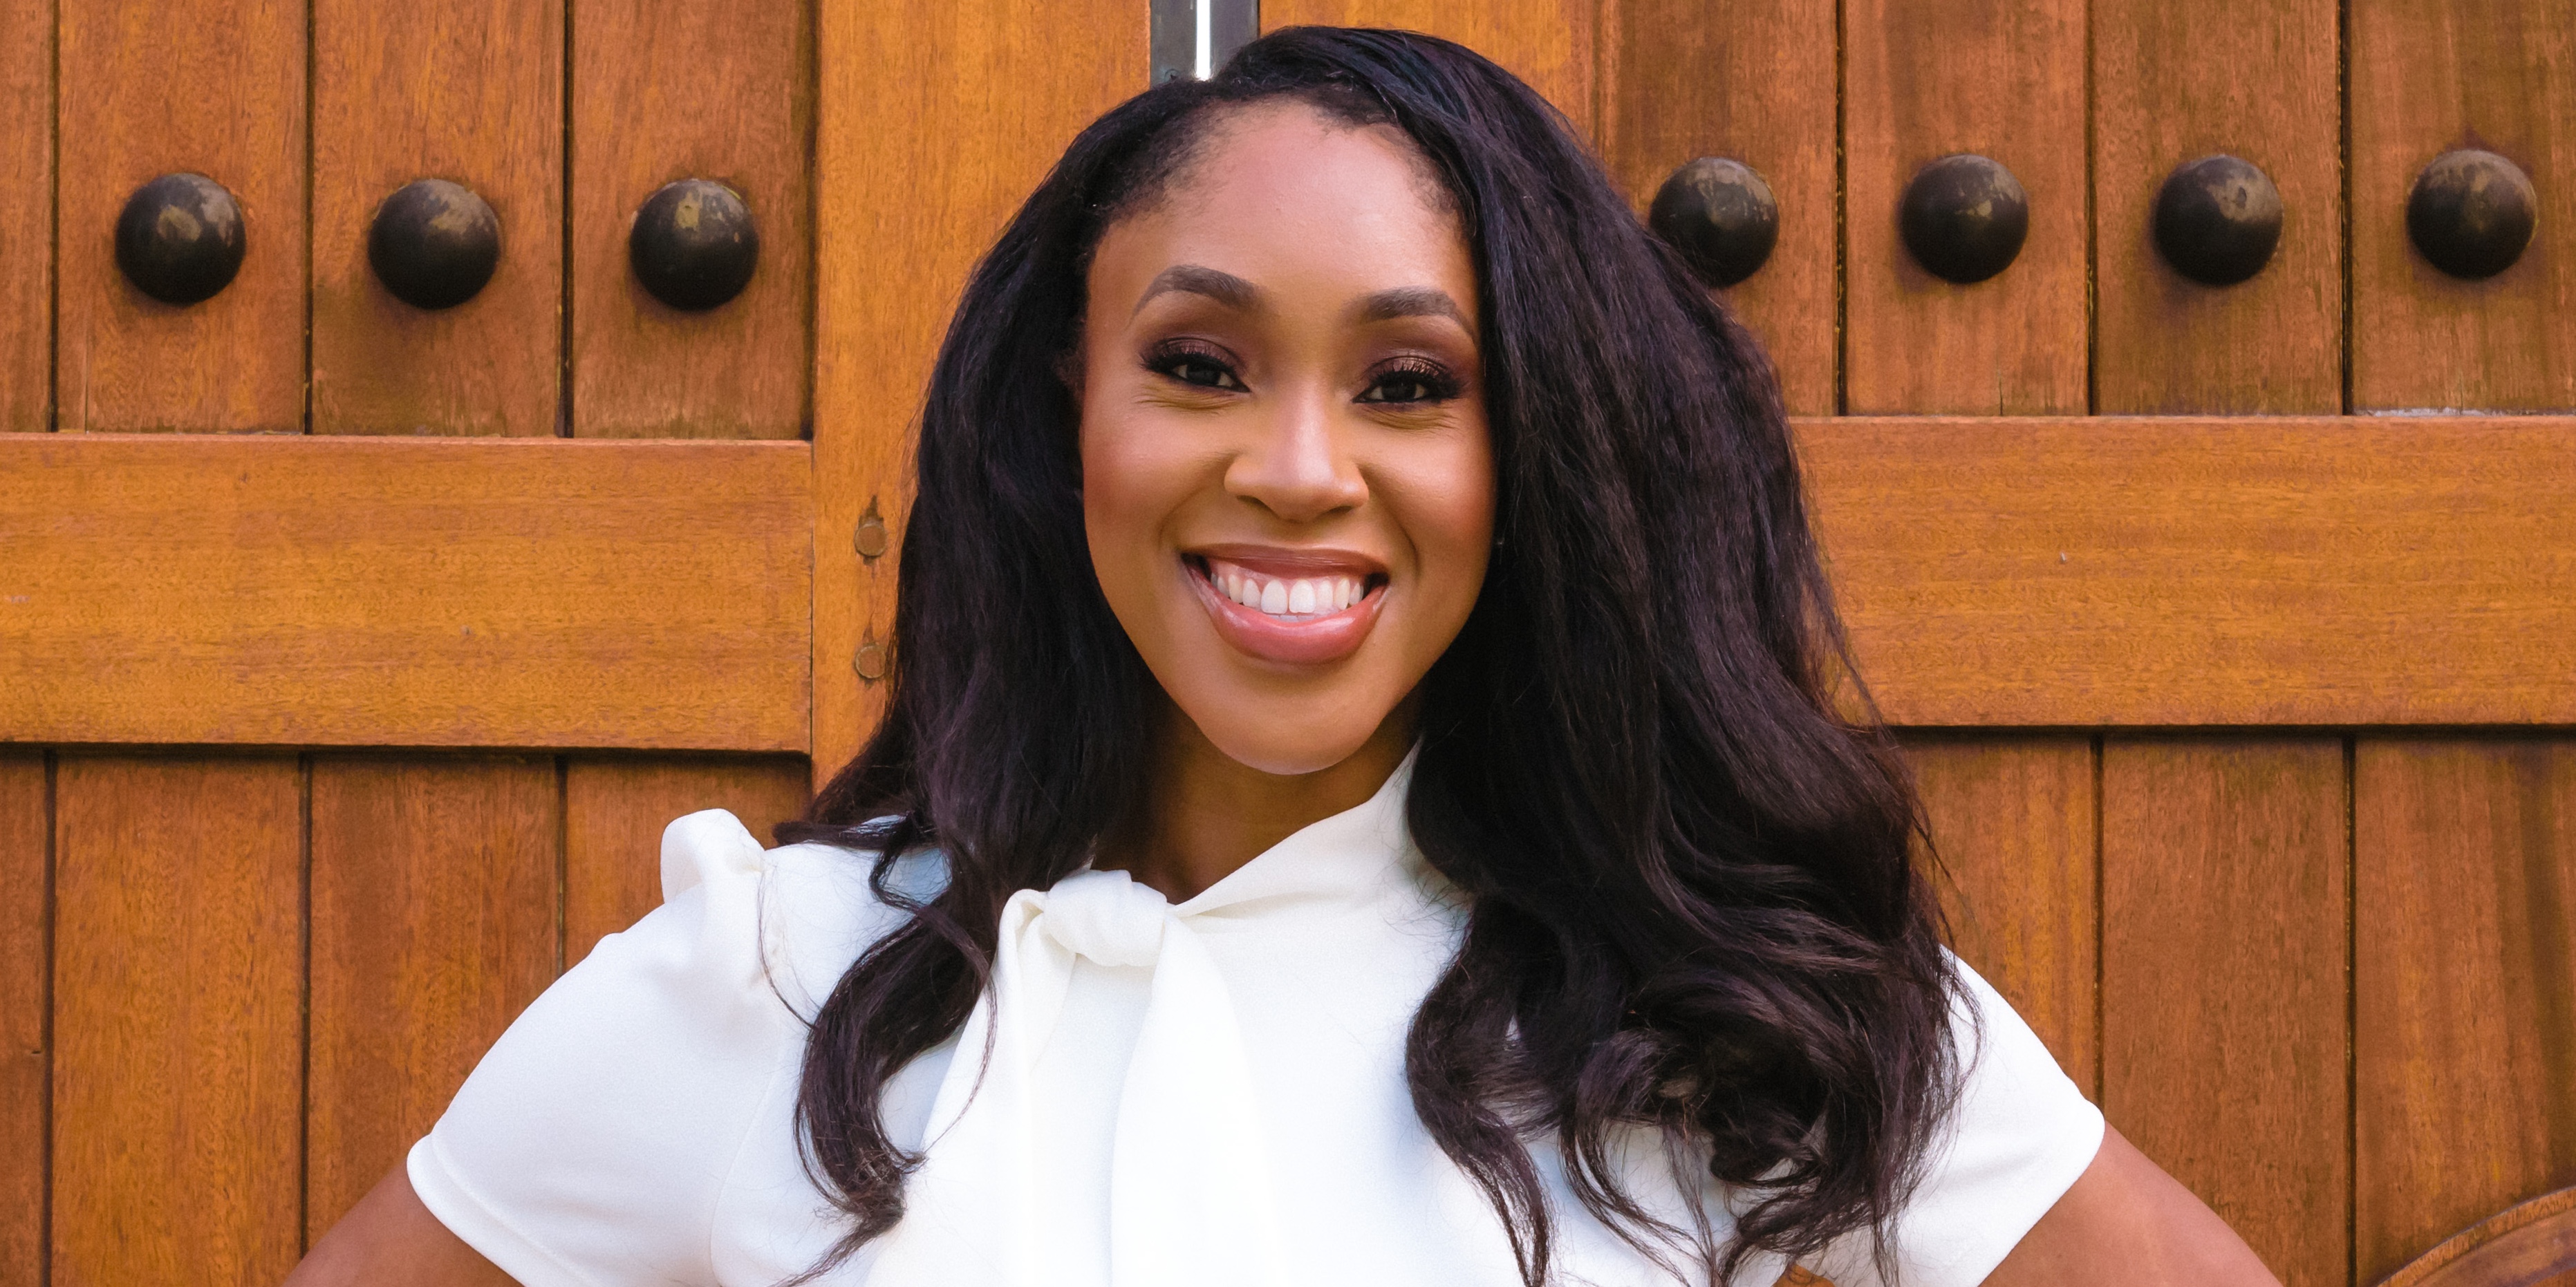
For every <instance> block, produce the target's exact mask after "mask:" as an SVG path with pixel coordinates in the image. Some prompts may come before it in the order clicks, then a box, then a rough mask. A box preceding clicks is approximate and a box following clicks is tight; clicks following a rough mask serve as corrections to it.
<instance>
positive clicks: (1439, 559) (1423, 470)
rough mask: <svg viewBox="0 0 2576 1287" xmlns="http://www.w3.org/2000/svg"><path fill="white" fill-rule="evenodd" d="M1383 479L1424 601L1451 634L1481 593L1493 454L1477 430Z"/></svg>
mask: <svg viewBox="0 0 2576 1287" xmlns="http://www.w3.org/2000/svg"><path fill="white" fill-rule="evenodd" d="M1412 466H1413V467H1412V468H1410V469H1407V470H1406V471H1404V473H1403V474H1402V475H1401V476H1399V477H1396V478H1391V479H1389V491H1390V492H1391V493H1393V495H1392V496H1391V497H1390V499H1391V500H1392V501H1393V502H1394V503H1395V505H1396V506H1397V507H1398V509H1399V511H1400V513H1401V515H1402V520H1401V521H1402V522H1403V525H1404V529H1405V533H1406V535H1407V536H1408V537H1409V538H1410V540H1411V543H1412V545H1413V549H1414V553H1415V556H1416V557H1417V558H1419V559H1420V560H1421V573H1422V581H1423V589H1424V591H1425V597H1426V599H1427V600H1428V601H1429V606H1431V607H1432V608H1433V610H1434V611H1435V612H1436V613H1437V614H1438V615H1439V617H1440V618H1441V622H1440V624H1441V625H1442V626H1443V627H1444V628H1446V629H1448V630H1449V631H1451V632H1453V633H1454V632H1455V630H1456V628H1457V626H1458V625H1460V624H1461V623H1463V622H1464V621H1465V620H1466V617H1467V610H1468V609H1469V608H1471V607H1473V606H1474V605H1475V602H1476V595H1477V593H1478V592H1479V591H1481V590H1482V589H1483V588H1484V584H1485V565H1486V563H1487V562H1488V561H1489V559H1490V557H1491V555H1492V552H1493V542H1494V468H1493V454H1492V451H1491V450H1490V448H1488V447H1487V445H1486V442H1485V435H1484V431H1483V429H1482V427H1481V426H1479V427H1478V429H1477V431H1476V432H1475V434H1474V435H1472V441H1471V442H1462V443H1459V444H1456V445H1454V446H1452V447H1450V448H1449V449H1448V450H1446V451H1442V452H1439V453H1437V454H1436V455H1433V456H1429V457H1426V458H1425V459H1422V460H1419V461H1416V462H1412Z"/></svg>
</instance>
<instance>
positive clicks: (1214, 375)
mask: <svg viewBox="0 0 2576 1287" xmlns="http://www.w3.org/2000/svg"><path fill="white" fill-rule="evenodd" d="M1145 368H1146V369H1147V370H1149V371H1154V372H1158V373H1160V374H1161V375H1163V376H1165V377H1167V378H1169V379H1173V380H1178V381H1180V382H1181V383H1183V384H1187V385H1195V386H1197V387H1198V388H1202V389H1241V388H1242V387H1243V381H1242V380H1240V379H1237V378H1236V377H1235V374H1234V365H1233V364H1232V363H1230V362H1228V361H1226V359H1225V355H1224V354H1221V353H1218V352H1216V351H1215V350H1213V349H1210V348H1206V347H1203V346H1200V345H1196V344H1176V345H1166V346H1163V347H1161V348H1157V349H1155V350H1154V351H1153V352H1151V353H1149V354H1147V355H1146V356H1145Z"/></svg>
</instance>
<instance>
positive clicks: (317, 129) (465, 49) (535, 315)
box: [313, 0, 564, 435]
mask: <svg viewBox="0 0 2576 1287" xmlns="http://www.w3.org/2000/svg"><path fill="white" fill-rule="evenodd" d="M563 31H564V22H563V0H483V2H482V3H478V4H386V3H383V2H382V0H313V42H314V60H313V67H314V83H313V110H314V121H313V233H314V241H313V432H315V433H403V434H421V433H425V434H544V435H552V434H553V433H554V432H555V428H556V419H557V416H556V410H557V409H556V399H557V396H558V389H557V386H558V384H559V383H560V379H561V374H560V373H561V369H562V368H561V362H560V359H559V356H558V350H559V347H560V346H559V338H560V335H561V327H560V325H559V322H558V319H559V317H560V316H561V310H562V307H563V277H562V273H563V204H562V191H563V99H564V95H563ZM389 80H390V81H391V83H388V82H389ZM414 179H447V180H450V181H452V182H456V183H461V184H463V185H465V186H466V187H468V188H471V189H473V190H474V192H475V193H476V194H477V195H479V196H481V197H482V198H483V200H484V201H486V202H487V203H489V204H490V205H491V207H492V211H493V213H494V214H496V215H498V216H499V217H500V221H501V261H500V265H499V267H498V268H497V269H495V271H494V272H493V274H492V280H491V281H490V282H488V283H486V284H485V285H484V287H483V289H482V291H481V292H480V293H478V294H476V295H475V296H474V298H472V299H469V300H467V301H465V302H464V303H462V304H459V305H457V306H456V307H454V308H449V309H441V310H438V311H434V312H432V311H424V310H421V309H417V308H414V307H412V306H411V305H409V304H405V303H403V302H402V301H400V300H398V299H395V298H394V297H393V295H392V294H391V293H390V292H388V291H386V290H385V288H384V287H383V285H382V284H381V283H379V282H378V281H377V280H376V276H375V273H374V271H373V270H372V269H370V268H369V267H368V266H367V230H368V228H369V227H370V225H371V224H372V223H373V221H374V219H375V213H376V207H377V205H378V204H379V203H381V202H382V201H383V200H384V199H385V198H387V197H389V196H392V195H393V194H394V191H395V190H396V189H398V188H400V187H402V186H403V185H404V184H407V183H410V182H411V181H412V180H414Z"/></svg>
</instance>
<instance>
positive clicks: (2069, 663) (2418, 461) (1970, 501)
mask: <svg viewBox="0 0 2576 1287" xmlns="http://www.w3.org/2000/svg"><path fill="white" fill-rule="evenodd" d="M1798 432H1799V440H1800V454H1801V456H1802V458H1803V460H1804V463H1805V468H1806V473H1807V483H1808V489H1809V493H1810V495H1811V497H1812V499H1813V503H1814V509H1815V521H1816V524H1817V528H1818V531H1819V533H1820V534H1821V536H1822V539H1823V541H1824V544H1825V547H1826V550H1827V555H1828V561H1829V566H1830V573H1831V576H1832V578H1833V581H1834V583H1835V585H1836V587H1837V590H1838V594H1839V596H1840V598H1841V602H1842V608H1843V611H1844V614H1845V616H1846V618H1847V619H1848V621H1849V623H1850V626H1851V631H1852V635H1853V642H1854V647H1855V650H1856V652H1857V653H1858V655H1859V662H1860V667H1861V671H1862V673H1863V675H1864V676H1865V677H1866V678H1867V679H1868V681H1869V683H1870V685H1871V687H1872V689H1873V690H1874V692H1875V694H1876V696H1877V698H1878V700H1879V703H1880V706H1881V708H1882V709H1883V711H1884V712H1885V714H1886V715H1887V717H1888V718H1889V719H1891V720H1893V721H1895V722H1897V723H1901V724H1915V725H1952V726H1959V725H2024V726H2027V725H2068V726H2105V725H2123V726H2160V725H2175V726H2179V725H2345V726H2350V725H2406V724H2419V725H2420V724H2434V725H2528V724H2551V725H2566V724H2576V418H2570V417H2556V416H2550V417H2543V416H2510V417H2507V416H2486V417H2438V418H2437V417H2422V418H2417V417H2402V418H2401V417H2384V418H2383V417H2365V418H2313V419H2288V418H2284V419H2241V418H2231V419H2171V418H2156V419H2128V418H2097V419H2038V418H2031V419H1974V420H1971V419H1948V418H1901V419H1900V418H1885V419H1880V418H1866V419H1864V418H1849V419H1836V420H1806V421H1801V422H1800V423H1799V425H1798Z"/></svg>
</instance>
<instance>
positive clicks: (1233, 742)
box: [1182, 698, 1383, 777]
mask: <svg viewBox="0 0 2576 1287" xmlns="http://www.w3.org/2000/svg"><path fill="white" fill-rule="evenodd" d="M1271 700H1272V701H1273V702H1275V701H1276V700H1277V699H1275V698H1274V699H1271ZM1265 704H1268V703H1259V702H1256V703H1251V704H1250V706H1251V709H1249V710H1244V709H1236V710H1232V711H1229V712H1228V714H1227V716H1226V717H1224V718H1220V719H1208V718H1203V717H1202V716H1201V715H1199V714H1198V713H1196V712H1192V711H1189V708H1188V707H1187V706H1184V707H1183V708H1182V710H1183V711H1184V713H1187V714H1189V716H1190V719H1191V722H1193V723H1195V724H1197V725H1198V726H1199V732H1200V733H1202V734H1204V735H1205V736H1206V737H1207V740H1208V741H1209V742H1211V743H1213V744H1214V745H1215V746H1216V749H1218V750H1219V751H1222V752H1224V753H1225V756H1226V758H1227V759H1230V760H1233V761H1234V762H1235V763H1237V764H1240V765H1242V766H1244V767H1245V768H1248V769H1252V770H1255V771H1256V772H1261V773H1268V774H1272V775H1275V776H1278V777H1298V776H1302V775H1304V774H1308V773H1321V772H1323V771H1324V770H1326V769H1329V768H1331V767H1333V766H1334V765H1336V764H1339V763H1341V762H1342V761H1344V760H1347V759H1349V758H1351V757H1352V756H1353V755H1356V754H1358V753H1359V749H1360V748H1361V747H1363V746H1366V745H1368V741H1369V738H1370V737H1372V736H1374V735H1375V734H1376V732H1377V725H1378V721H1375V720H1372V721H1367V722H1365V723H1362V722H1359V721H1348V722H1347V723H1346V722H1345V721H1340V720H1336V721H1333V722H1332V723H1331V724H1330V725H1328V726H1321V727H1318V726H1312V725H1306V724H1304V723H1303V722H1302V721H1299V720H1296V719H1293V718H1291V719H1265V718H1263V716H1264V715H1265V714H1267V713H1268V712H1264V711H1263V710H1261V709H1260V708H1261V706H1263V705H1265ZM1380 718H1381V719H1382V718H1383V716H1382V715H1381V717H1380Z"/></svg>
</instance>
